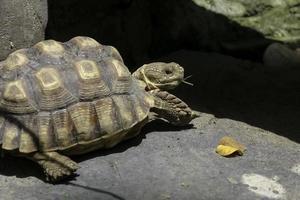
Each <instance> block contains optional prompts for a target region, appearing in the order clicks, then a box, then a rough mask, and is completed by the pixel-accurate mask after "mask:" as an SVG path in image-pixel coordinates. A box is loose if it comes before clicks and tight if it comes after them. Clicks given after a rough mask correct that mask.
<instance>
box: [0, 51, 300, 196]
mask: <svg viewBox="0 0 300 200" xmlns="http://www.w3.org/2000/svg"><path fill="white" fill-rule="evenodd" d="M168 59H169V60H176V61H178V62H180V63H181V64H182V65H183V66H184V67H185V69H186V74H187V75H188V74H193V77H192V78H191V79H190V80H189V81H191V82H193V83H194V86H193V87H191V86H188V85H182V86H180V87H179V88H178V90H177V91H174V92H175V93H180V94H179V96H180V97H183V98H184V99H186V102H188V103H189V104H190V103H192V102H193V105H191V106H192V107H193V108H194V107H197V109H198V110H200V111H202V113H201V116H200V118H197V119H195V120H193V122H192V123H193V124H194V128H190V129H188V128H185V129H182V130H180V129H178V128H176V127H172V126H170V125H169V124H166V123H164V122H152V123H150V124H148V125H147V126H146V127H144V128H143V130H142V133H143V134H141V135H139V136H138V137H136V138H134V139H131V140H128V141H126V142H123V143H121V144H119V145H117V146H116V147H115V148H113V149H110V150H101V151H96V152H94V153H89V154H85V155H82V156H78V157H74V160H76V161H78V162H79V165H80V166H81V168H80V169H79V170H78V174H79V176H78V177H75V178H74V179H73V180H70V181H69V182H63V183H61V184H57V185H52V184H47V183H45V182H43V181H42V180H41V179H40V178H41V177H43V175H42V173H41V171H40V169H39V168H38V166H36V165H35V164H34V163H32V162H31V161H27V160H23V159H21V158H11V157H4V158H2V159H1V160H0V198H1V199H22V200H27V199H28V200H32V199H34V200H35V199H46V200H47V199H49V200H50V199H114V200H115V199H118V200H122V199H132V200H135V199H145V200H148V199H149V200H150V199H159V200H166V199H175V200H177V199H180V200H181V199H182V200H190V199H199V200H202V199H203V200H207V199H222V200H232V199H239V200H252V199H258V200H265V199H287V200H290V199H291V200H294V199H295V200H296V199H300V193H299V189H300V188H299V186H300V179H299V166H300V145H299V142H300V138H299V131H298V130H299V129H300V124H299V118H300V106H299V93H298V91H296V90H293V88H290V90H288V91H285V90H280V88H277V85H276V84H275V85H274V82H277V81H280V79H278V78H276V77H272V76H270V75H268V74H265V73H264V71H263V66H262V65H260V64H256V63H252V62H248V61H244V60H238V59H234V58H232V57H229V56H224V55H219V54H208V53H200V52H190V51H180V52H177V53H174V54H172V55H169V56H168V57H167V58H165V60H168ZM199 60H200V61H201V63H199ZM200 65H201V68H200V67H199V66H200ZM216 72H218V73H216ZM294 73H295V72H294ZM281 76H285V74H284V73H281ZM297 77H299V74H297ZM281 81H282V82H283V80H281ZM298 85H299V84H298ZM223 136H230V137H233V138H235V139H236V140H238V141H239V142H240V143H242V144H243V145H245V146H246V148H247V151H246V152H245V154H244V155H243V156H239V157H233V158H224V157H221V156H219V155H218V154H217V153H215V147H216V145H217V144H218V142H219V140H220V139H221V138H222V137H223ZM37 191H38V192H37Z"/></svg>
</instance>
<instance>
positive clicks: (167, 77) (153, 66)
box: [132, 62, 184, 90]
mask: <svg viewBox="0 0 300 200" xmlns="http://www.w3.org/2000/svg"><path fill="white" fill-rule="evenodd" d="M132 75H133V77H135V78H136V79H138V80H140V81H142V82H144V83H145V84H146V90H153V89H160V90H171V89H174V88H175V87H177V86H178V85H179V84H180V83H181V82H183V81H184V70H183V67H181V66H180V65H179V64H177V63H174V62H171V63H164V62H153V63H149V64H145V65H143V66H142V67H140V68H138V69H137V70H136V71H135V72H134V73H133V74H132Z"/></svg>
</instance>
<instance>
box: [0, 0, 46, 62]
mask: <svg viewBox="0 0 300 200" xmlns="http://www.w3.org/2000/svg"><path fill="white" fill-rule="evenodd" d="M47 11H48V10H47V0H32V1H19V0H0V60H2V59H5V58H6V56H7V55H8V54H9V53H11V52H12V51H15V50H17V49H20V48H26V47H29V46H32V45H33V44H35V43H36V42H38V41H40V40H43V39H44V31H45V28H46V24H47V18H48V14H47Z"/></svg>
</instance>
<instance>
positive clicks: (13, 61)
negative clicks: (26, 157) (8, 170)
mask: <svg viewBox="0 0 300 200" xmlns="http://www.w3.org/2000/svg"><path fill="white" fill-rule="evenodd" d="M150 101H151V100H150V97H149V96H147V93H146V92H145V91H144V90H143V89H142V88H140V87H139V86H138V84H137V82H136V80H135V79H133V78H132V76H131V74H130V72H129V70H128V69H127V67H126V66H125V65H124V63H123V60H122V57H121V56H120V54H119V52H118V51H117V50H116V49H115V48H114V47H112V46H105V45H101V44H99V43H98V42H97V41H95V40H94V39H92V38H89V37H81V36H79V37H75V38H73V39H71V40H69V41H67V42H65V43H60V42H57V41H54V40H45V41H42V42H39V43H37V44H36V45H34V46H33V47H32V48H28V49H21V50H18V51H15V52H13V53H12V54H10V55H9V56H8V57H7V59H6V60H4V61H3V62H1V63H0V110H1V114H0V143H1V144H2V149H5V150H18V151H19V152H21V153H30V152H35V151H56V150H67V149H70V148H71V147H74V146H78V145H83V144H85V145H88V144H91V143H95V142H98V143H99V144H98V147H99V148H101V146H103V147H111V146H113V145H115V144H117V143H118V142H119V141H121V140H122V139H123V138H124V137H126V134H127V133H128V132H129V131H130V129H132V127H134V126H136V125H137V124H139V123H141V122H143V121H145V120H146V119H147V116H148V112H149V109H150Z"/></svg>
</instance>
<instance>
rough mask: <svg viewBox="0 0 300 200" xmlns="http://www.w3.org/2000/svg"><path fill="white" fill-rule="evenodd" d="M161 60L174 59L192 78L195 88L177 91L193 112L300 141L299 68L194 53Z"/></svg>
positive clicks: (185, 53) (179, 54)
mask: <svg viewBox="0 0 300 200" xmlns="http://www.w3.org/2000/svg"><path fill="white" fill-rule="evenodd" d="M161 60H163V61H176V62H178V63H180V64H181V65H182V66H184V67H185V73H186V75H192V77H191V78H190V79H189V81H190V82H193V83H194V86H193V87H191V86H188V85H184V84H183V85H181V86H179V87H178V89H177V90H176V91H174V93H175V94H176V95H177V96H178V97H180V98H181V97H182V98H183V99H184V100H185V101H186V102H187V103H188V104H190V106H191V107H192V108H194V109H197V110H199V111H201V112H207V113H211V114H214V115H215V116H216V117H219V118H230V119H233V120H237V121H242V122H245V123H248V124H250V125H253V126H256V127H259V128H262V129H265V130H267V131H271V132H274V133H276V134H279V135H282V136H285V137H287V138H289V139H291V140H293V141H295V142H298V143H299V142H300V137H299V130H300V123H299V119H300V80H299V78H298V77H299V76H300V69H293V70H281V71H277V72H267V71H266V70H265V67H264V66H263V65H262V64H259V63H253V62H250V61H246V60H240V59H236V58H233V57H229V56H224V55H220V54H216V53H202V52H193V51H178V52H176V53H173V54H170V55H169V56H167V57H166V58H164V59H161Z"/></svg>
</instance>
